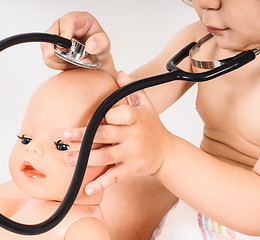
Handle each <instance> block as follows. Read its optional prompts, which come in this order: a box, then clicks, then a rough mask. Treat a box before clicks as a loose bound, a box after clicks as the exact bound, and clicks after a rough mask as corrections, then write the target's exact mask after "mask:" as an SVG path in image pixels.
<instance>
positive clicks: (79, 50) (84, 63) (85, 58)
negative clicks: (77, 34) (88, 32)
mask: <svg viewBox="0 0 260 240" xmlns="http://www.w3.org/2000/svg"><path fill="white" fill-rule="evenodd" d="M66 50H67V51H65V52H63V51H61V50H60V49H58V48H56V49H55V54H56V55H57V56H58V57H60V58H61V59H63V60H65V61H67V62H69V63H72V64H75V65H77V66H80V67H84V68H100V67H101V65H102V63H101V61H100V60H99V58H98V57H97V56H96V55H92V54H88V53H87V52H86V50H85V46H84V45H83V44H81V43H80V42H78V41H76V40H73V41H72V45H71V47H70V48H69V49H66Z"/></svg>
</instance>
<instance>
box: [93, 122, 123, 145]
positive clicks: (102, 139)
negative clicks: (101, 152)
mask: <svg viewBox="0 0 260 240" xmlns="http://www.w3.org/2000/svg"><path fill="white" fill-rule="evenodd" d="M122 131H123V129H122V128H121V127H118V126H113V125H100V126H99V127H98V130H97V132H96V134H95V137H94V141H93V143H101V144H117V143H119V142H121V140H122V138H121V136H122Z"/></svg>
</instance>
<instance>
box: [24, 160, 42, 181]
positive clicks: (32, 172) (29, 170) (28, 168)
mask: <svg viewBox="0 0 260 240" xmlns="http://www.w3.org/2000/svg"><path fill="white" fill-rule="evenodd" d="M21 172H22V173H23V174H24V175H25V176H26V177H29V178H33V179H39V178H45V177H46V175H45V174H43V173H41V172H40V171H38V170H37V169H35V168H34V167H33V166H32V164H31V163H30V162H26V161H23V162H22V165H21Z"/></svg>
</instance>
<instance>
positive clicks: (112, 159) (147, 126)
mask: <svg viewBox="0 0 260 240" xmlns="http://www.w3.org/2000/svg"><path fill="white" fill-rule="evenodd" d="M117 82H118V84H119V85H120V86H123V85H126V84H128V83H130V82H131V80H130V78H129V77H128V76H127V75H126V74H124V73H123V72H119V73H118V76H117ZM127 98H128V102H129V105H120V106H118V107H114V108H112V109H110V110H109V111H108V113H107V114H106V117H105V120H106V123H107V125H101V126H100V127H99V129H98V131H97V133H96V136H95V139H94V142H95V143H102V144H110V145H107V146H105V147H102V148H99V149H96V150H92V151H91V153H90V158H89V165H96V166H97V165H112V164H115V165H114V166H113V167H111V168H110V169H109V170H108V171H107V172H106V173H105V174H104V175H102V176H100V177H99V178H97V179H96V180H95V181H93V182H91V183H89V184H88V185H87V186H86V189H85V190H86V193H87V194H89V195H91V194H94V193H96V192H98V191H99V190H101V189H103V188H107V187H109V186H110V185H112V184H114V183H116V182H117V181H122V180H124V179H126V178H128V177H131V176H135V175H144V174H154V173H156V172H157V171H158V170H159V169H160V167H161V165H162V163H163V161H164V159H165V158H166V157H167V156H169V154H170V152H171V151H172V149H171V147H172V140H171V139H172V137H171V136H172V134H170V133H169V132H168V131H167V130H166V128H165V127H164V126H163V124H162V123H161V121H160V119H159V116H158V114H157V113H156V110H155V109H154V107H153V105H152V104H151V102H150V101H149V99H148V98H147V96H146V95H145V93H144V91H139V92H136V93H133V94H131V95H130V96H128V97H127Z"/></svg>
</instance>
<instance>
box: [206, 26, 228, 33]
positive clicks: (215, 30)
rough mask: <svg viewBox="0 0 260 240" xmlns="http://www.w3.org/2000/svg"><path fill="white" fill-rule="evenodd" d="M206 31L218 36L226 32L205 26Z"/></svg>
mask: <svg viewBox="0 0 260 240" xmlns="http://www.w3.org/2000/svg"><path fill="white" fill-rule="evenodd" d="M206 29H207V31H208V32H210V33H212V34H220V33H222V32H224V31H225V30H227V29H228V28H217V27H214V26H206Z"/></svg>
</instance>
